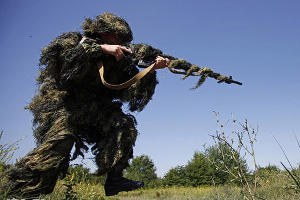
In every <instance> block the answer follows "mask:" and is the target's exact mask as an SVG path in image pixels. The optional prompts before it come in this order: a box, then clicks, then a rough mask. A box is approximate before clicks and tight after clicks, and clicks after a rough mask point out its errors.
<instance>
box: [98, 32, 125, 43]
mask: <svg viewBox="0 0 300 200" xmlns="http://www.w3.org/2000/svg"><path fill="white" fill-rule="evenodd" d="M100 37H101V38H100V39H101V40H102V41H103V42H104V43H106V44H113V45H121V44H122V42H121V41H120V39H118V37H117V35H116V34H114V33H107V34H102V35H101V36H100Z"/></svg>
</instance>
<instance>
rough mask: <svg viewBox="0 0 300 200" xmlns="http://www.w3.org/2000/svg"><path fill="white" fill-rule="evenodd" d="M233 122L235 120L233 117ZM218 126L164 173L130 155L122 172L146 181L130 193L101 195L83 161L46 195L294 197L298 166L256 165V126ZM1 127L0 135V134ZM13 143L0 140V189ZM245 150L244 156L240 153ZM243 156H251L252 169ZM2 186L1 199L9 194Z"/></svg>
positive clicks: (98, 198)
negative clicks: (227, 130) (198, 147)
mask: <svg viewBox="0 0 300 200" xmlns="http://www.w3.org/2000/svg"><path fill="white" fill-rule="evenodd" d="M233 123H236V120H233ZM218 124H219V128H220V129H219V130H217V131H216V134H215V135H212V138H213V140H214V142H215V143H214V145H212V146H209V147H204V149H203V151H202V152H195V153H194V155H193V157H192V158H191V160H190V161H189V162H188V163H187V164H186V165H181V166H176V167H174V168H172V169H170V170H169V171H168V172H167V173H166V175H165V176H164V177H162V178H160V177H158V176H157V174H156V167H155V165H154V162H153V161H152V159H151V158H150V157H149V156H147V155H141V156H137V157H135V158H133V159H132V161H131V163H130V167H128V168H127V169H126V171H125V173H124V176H125V177H127V178H129V179H133V180H142V181H144V182H145V188H144V189H141V190H137V191H132V192H121V193H119V194H118V195H117V196H113V197H106V196H105V194H104V188H103V185H104V182H105V176H100V177H99V176H97V175H96V174H97V172H96V173H90V170H89V169H88V168H86V167H84V166H83V165H75V166H70V167H69V169H68V173H67V175H66V177H62V178H61V179H60V180H59V181H58V182H57V184H56V187H55V189H54V191H53V192H52V193H51V194H49V195H41V196H40V197H39V198H40V199H47V200H62V199H66V200H77V199H78V200H81V199H83V200H138V199H139V200H149V199H156V200H177V199H178V200H179V199H189V200H208V199H209V200H211V199H213V200H223V199H224V200H225V199H226V200H240V199H251V200H281V199H282V200H286V199H289V200H296V199H297V200H298V199H300V193H299V186H298V185H297V183H298V182H300V179H299V178H298V177H300V166H298V167H297V168H295V167H293V168H292V169H290V170H289V169H283V170H282V169H280V168H278V167H277V166H274V165H269V166H266V167H259V166H257V165H256V161H255V152H254V149H255V148H254V145H255V142H256V134H257V131H256V129H253V128H250V126H249V125H248V123H247V121H245V122H244V123H239V126H240V129H239V130H237V131H232V135H226V134H225V131H224V126H223V125H222V123H221V122H220V121H219V120H218ZM1 136H2V132H1V134H0V139H1ZM15 146H16V144H13V145H0V166H1V168H0V178H1V179H0V188H1V186H3V185H4V184H5V175H6V174H5V171H6V169H7V168H9V165H8V164H7V161H9V158H11V157H12V154H13V152H14V150H15V149H16V148H15ZM241 155H243V156H241ZM245 156H249V157H250V158H252V160H253V164H254V170H252V171H251V170H250V169H249V167H248V165H247V163H246V159H245ZM6 191H7V190H2V193H0V199H7V198H9V197H8V196H7V195H6Z"/></svg>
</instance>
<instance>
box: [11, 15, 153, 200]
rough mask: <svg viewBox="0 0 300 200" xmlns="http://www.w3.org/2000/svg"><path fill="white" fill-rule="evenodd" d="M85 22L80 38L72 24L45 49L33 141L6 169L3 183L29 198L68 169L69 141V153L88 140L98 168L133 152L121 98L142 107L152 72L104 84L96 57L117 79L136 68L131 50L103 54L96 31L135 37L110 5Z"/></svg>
mask: <svg viewBox="0 0 300 200" xmlns="http://www.w3.org/2000/svg"><path fill="white" fill-rule="evenodd" d="M95 24H96V25H97V24H98V25H99V24H101V27H99V26H96V25H95ZM109 25H112V27H107V26H109ZM99 28H101V29H99ZM83 29H84V34H85V36H86V37H87V39H85V40H84V41H83V42H82V43H80V41H81V39H82V37H83V36H82V35H81V34H80V33H78V32H69V33H65V34H62V35H61V36H59V37H57V38H56V39H55V40H54V41H52V42H51V43H50V45H48V46H47V47H45V48H44V49H43V51H42V55H41V58H40V65H41V66H43V67H41V70H40V74H39V76H38V78H37V81H38V83H39V84H40V88H39V93H38V94H37V95H36V96H35V97H34V98H33V100H32V102H31V103H30V104H29V106H28V109H29V110H30V111H31V112H32V113H33V116H34V120H33V123H34V127H35V129H34V137H35V139H36V143H37V148H35V149H34V150H33V151H32V152H30V153H29V154H27V155H26V156H25V157H24V158H22V159H21V160H19V161H18V162H17V163H16V165H15V166H14V167H13V169H11V170H10V172H9V177H10V181H9V183H8V186H9V187H10V188H11V194H13V195H14V196H19V197H23V198H24V197H25V198H31V197H37V196H39V195H40V194H47V193H51V192H52V191H53V188H54V186H55V183H56V181H57V178H58V177H59V176H60V175H62V176H64V175H65V174H66V172H67V169H68V166H69V161H70V152H71V149H72V147H73V145H74V144H75V151H74V154H73V158H72V159H75V158H76V157H77V156H78V155H83V153H82V152H83V151H84V150H87V146H86V144H89V145H92V148H91V149H92V153H93V154H94V155H95V162H96V164H97V165H98V168H99V170H98V171H99V174H103V173H106V172H111V171H112V170H115V171H121V170H123V169H124V168H125V167H127V166H128V160H129V159H130V158H132V156H133V146H134V144H135V140H136V137H137V134H138V132H137V130H136V120H135V118H134V116H133V115H131V114H128V113H127V114H126V113H124V112H123V111H122V105H123V104H124V103H128V107H129V110H130V111H132V112H134V111H138V112H140V111H142V110H143V108H144V107H145V106H146V104H147V103H148V102H149V101H150V100H151V98H152V95H153V94H154V90H155V86H156V84H157V83H158V82H157V80H156V72H154V73H151V74H148V75H147V76H146V77H144V78H143V79H142V80H140V81H139V82H137V83H136V84H134V85H132V86H131V87H130V88H128V89H122V90H118V91H114V90H110V89H108V88H106V87H104V86H103V85H102V83H101V81H100V77H99V72H98V66H97V62H98V61H99V60H101V61H102V62H103V64H104V65H105V78H106V79H107V81H109V82H111V83H114V84H118V83H121V82H124V81H126V80H128V79H130V78H131V77H133V76H134V75H135V74H137V73H138V71H139V70H138V68H137V67H136V66H135V65H134V64H133V63H132V60H131V59H130V58H123V59H121V60H120V61H119V62H117V61H116V60H115V58H114V57H112V56H108V55H105V54H103V52H102V49H101V46H100V44H101V41H100V40H99V39H98V34H101V33H105V31H108V32H110V31H111V32H116V33H118V37H119V38H121V39H122V41H123V42H124V43H126V42H127V43H128V42H130V41H131V40H132V34H131V30H130V28H129V26H128V24H127V23H126V22H125V21H124V20H123V19H121V18H118V17H116V16H114V15H112V14H109V13H105V14H103V15H100V16H98V17H97V18H96V20H91V19H87V20H86V21H85V22H84V24H83ZM96 39H97V40H96ZM118 168H119V169H118Z"/></svg>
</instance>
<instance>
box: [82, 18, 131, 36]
mask: <svg viewBox="0 0 300 200" xmlns="http://www.w3.org/2000/svg"><path fill="white" fill-rule="evenodd" d="M82 28H83V31H84V35H86V36H87V37H91V38H97V37H99V36H100V35H101V34H107V33H114V34H116V35H117V37H118V38H119V39H120V40H122V41H123V42H130V41H132V39H133V37H132V31H131V29H130V26H129V25H128V23H127V22H126V21H125V20H124V19H122V18H121V17H118V16H116V15H114V14H112V13H109V12H105V13H104V14H102V15H99V16H97V17H96V19H95V20H93V19H91V18H87V19H86V20H85V21H84V22H83V25H82Z"/></svg>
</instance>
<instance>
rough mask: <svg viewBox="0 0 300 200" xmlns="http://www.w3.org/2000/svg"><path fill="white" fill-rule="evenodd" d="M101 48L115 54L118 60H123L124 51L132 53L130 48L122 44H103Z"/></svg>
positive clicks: (105, 51)
mask: <svg viewBox="0 0 300 200" xmlns="http://www.w3.org/2000/svg"><path fill="white" fill-rule="evenodd" d="M101 48H102V51H103V53H105V54H109V55H112V56H114V57H115V58H116V60H117V61H119V60H121V59H122V58H123V57H124V56H125V55H124V52H127V53H132V51H131V50H130V49H127V48H126V47H123V46H121V45H111V44H102V45H101Z"/></svg>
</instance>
